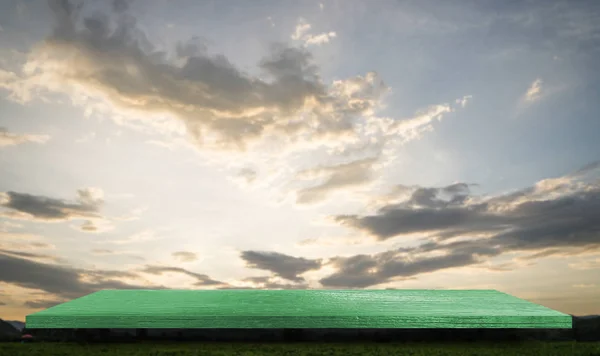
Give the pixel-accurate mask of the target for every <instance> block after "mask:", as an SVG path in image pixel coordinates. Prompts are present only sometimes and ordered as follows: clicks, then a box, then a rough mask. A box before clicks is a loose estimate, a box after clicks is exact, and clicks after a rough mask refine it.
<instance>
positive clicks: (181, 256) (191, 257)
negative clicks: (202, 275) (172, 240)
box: [171, 251, 198, 262]
mask: <svg viewBox="0 0 600 356" xmlns="http://www.w3.org/2000/svg"><path fill="white" fill-rule="evenodd" d="M171 256H173V258H174V259H176V260H179V261H181V262H193V261H196V260H198V256H197V255H196V254H195V253H193V252H189V251H177V252H173V253H172V254H171Z"/></svg>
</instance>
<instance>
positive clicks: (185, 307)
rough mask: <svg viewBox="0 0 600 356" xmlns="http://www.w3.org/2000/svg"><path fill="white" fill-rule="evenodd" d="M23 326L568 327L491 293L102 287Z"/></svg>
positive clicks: (555, 316)
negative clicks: (125, 288)
mask: <svg viewBox="0 0 600 356" xmlns="http://www.w3.org/2000/svg"><path fill="white" fill-rule="evenodd" d="M26 325H27V328H31V329H35V328H571V327H572V324H571V316H570V315H568V314H563V313H560V312H557V311H554V310H552V309H549V308H546V307H543V306H541V305H538V304H535V303H532V302H529V301H526V300H523V299H519V298H516V297H514V296H511V295H509V294H505V293H501V292H498V291H495V290H319V289H310V290H253V289H252V290H103V291H99V292H96V293H92V294H90V295H87V296H85V297H82V298H78V299H75V300H72V301H70V302H66V303H63V304H60V305H57V306H54V307H52V308H49V309H46V310H43V311H40V312H37V313H34V314H31V315H28V316H27V319H26Z"/></svg>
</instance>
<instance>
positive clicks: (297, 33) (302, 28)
mask: <svg viewBox="0 0 600 356" xmlns="http://www.w3.org/2000/svg"><path fill="white" fill-rule="evenodd" d="M311 27H312V26H311V24H309V23H308V22H306V20H305V19H303V18H299V19H298V24H297V25H296V29H295V30H294V33H292V36H291V39H293V40H299V39H301V38H302V37H304V35H305V34H306V32H308V31H309V30H310V28H311Z"/></svg>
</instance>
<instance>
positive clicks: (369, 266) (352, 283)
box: [319, 251, 478, 288]
mask: <svg viewBox="0 0 600 356" xmlns="http://www.w3.org/2000/svg"><path fill="white" fill-rule="evenodd" d="M477 262H478V261H477V259H476V258H475V256H474V255H473V254H467V253H455V254H450V255H446V256H436V257H426V258H421V259H413V258H410V257H409V256H407V255H403V254H395V253H390V252H389V251H388V252H384V253H379V254H375V255H357V256H352V257H337V258H335V259H332V261H331V264H332V265H333V266H334V267H336V268H337V269H338V271H337V272H335V273H333V274H331V275H329V276H327V277H325V278H322V279H321V280H320V281H319V282H320V283H321V284H322V285H323V286H324V287H350V288H366V287H369V286H373V285H377V284H382V283H386V282H390V281H392V280H393V281H398V280H405V279H410V277H412V276H415V275H418V274H422V273H428V272H435V271H438V270H441V269H446V268H452V267H461V266H467V265H471V264H475V263H477Z"/></svg>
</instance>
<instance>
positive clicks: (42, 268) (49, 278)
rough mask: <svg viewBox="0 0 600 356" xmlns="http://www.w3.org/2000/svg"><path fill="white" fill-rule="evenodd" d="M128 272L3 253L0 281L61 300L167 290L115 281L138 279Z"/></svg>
mask: <svg viewBox="0 0 600 356" xmlns="http://www.w3.org/2000/svg"><path fill="white" fill-rule="evenodd" d="M137 277H138V276H137V275H135V274H133V273H129V272H120V271H109V270H93V271H92V270H85V269H80V268H75V267H71V266H67V265H58V264H54V263H45V262H39V261H33V260H30V259H29V258H25V257H24V255H23V254H22V253H21V256H15V255H14V254H7V253H5V252H0V281H2V282H5V283H9V284H14V285H17V286H19V287H22V288H29V289H36V290H41V291H44V292H46V293H49V294H51V295H54V296H56V297H57V298H61V299H63V298H64V299H73V298H78V297H81V296H84V295H87V294H90V293H93V292H95V291H98V290H102V289H144V288H157V289H158V288H164V287H162V286H158V285H136V284H130V283H125V282H122V281H120V280H118V279H115V278H137Z"/></svg>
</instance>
